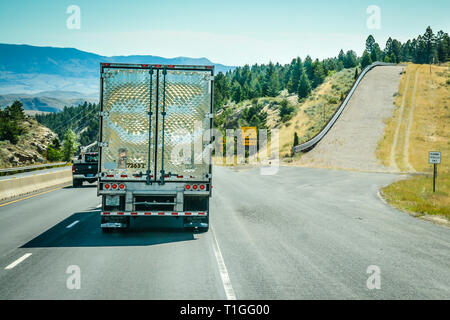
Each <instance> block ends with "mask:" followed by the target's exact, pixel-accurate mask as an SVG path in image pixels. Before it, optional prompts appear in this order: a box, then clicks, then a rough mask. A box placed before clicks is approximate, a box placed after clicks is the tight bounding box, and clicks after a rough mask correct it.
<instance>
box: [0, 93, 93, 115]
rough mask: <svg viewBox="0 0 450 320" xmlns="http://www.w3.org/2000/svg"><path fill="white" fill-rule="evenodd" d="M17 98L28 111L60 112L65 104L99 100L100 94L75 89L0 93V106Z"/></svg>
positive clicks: (71, 104)
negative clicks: (29, 92) (34, 92)
mask: <svg viewBox="0 0 450 320" xmlns="http://www.w3.org/2000/svg"><path fill="white" fill-rule="evenodd" d="M15 100H19V101H20V102H22V104H23V108H24V109H25V110H26V111H29V110H33V111H44V112H58V111H60V110H61V109H62V108H64V106H73V105H79V104H82V103H83V102H84V101H87V102H97V101H98V94H90V95H89V94H83V93H80V92H75V91H43V92H39V93H36V94H25V93H24V94H0V106H1V107H6V106H8V105H11V104H12V103H13V102H14V101H15Z"/></svg>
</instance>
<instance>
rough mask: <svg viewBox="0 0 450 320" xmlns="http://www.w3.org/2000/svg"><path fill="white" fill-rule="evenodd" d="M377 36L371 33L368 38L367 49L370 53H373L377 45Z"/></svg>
mask: <svg viewBox="0 0 450 320" xmlns="http://www.w3.org/2000/svg"><path fill="white" fill-rule="evenodd" d="M375 43H376V42H375V38H374V37H373V36H372V35H369V36H368V37H367V40H366V51H367V52H368V53H369V54H370V53H372V51H373V49H374V46H375Z"/></svg>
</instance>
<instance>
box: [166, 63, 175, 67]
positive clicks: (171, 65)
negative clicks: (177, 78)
mask: <svg viewBox="0 0 450 320" xmlns="http://www.w3.org/2000/svg"><path fill="white" fill-rule="evenodd" d="M167 67H168V68H175V66H174V65H173V64H169V65H168V66H167Z"/></svg>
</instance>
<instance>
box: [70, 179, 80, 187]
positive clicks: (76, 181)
mask: <svg viewBox="0 0 450 320" xmlns="http://www.w3.org/2000/svg"><path fill="white" fill-rule="evenodd" d="M82 185H83V180H79V179H73V183H72V186H73V187H74V188H79V187H81V186H82Z"/></svg>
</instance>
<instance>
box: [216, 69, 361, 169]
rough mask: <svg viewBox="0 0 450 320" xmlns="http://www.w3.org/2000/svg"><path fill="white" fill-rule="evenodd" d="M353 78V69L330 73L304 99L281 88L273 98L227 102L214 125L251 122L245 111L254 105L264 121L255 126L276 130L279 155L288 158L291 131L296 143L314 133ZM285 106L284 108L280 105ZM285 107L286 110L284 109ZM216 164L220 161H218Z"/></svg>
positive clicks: (290, 147) (238, 125)
mask: <svg viewBox="0 0 450 320" xmlns="http://www.w3.org/2000/svg"><path fill="white" fill-rule="evenodd" d="M354 77H355V68H350V69H344V70H341V71H339V72H333V73H331V75H329V76H328V77H326V78H325V81H324V82H323V83H322V84H321V85H320V86H318V87H317V88H316V89H314V90H313V91H312V92H311V94H310V95H309V96H308V98H306V99H302V100H300V101H299V100H298V97H297V95H295V94H288V92H287V91H286V90H283V91H282V92H281V93H280V94H279V95H278V96H276V97H264V98H254V99H252V100H245V101H241V102H240V103H230V104H228V105H227V106H225V108H224V109H221V110H220V111H219V112H218V114H217V115H216V125H217V126H218V127H219V128H221V129H223V128H238V127H240V126H247V125H251V124H248V123H247V121H246V111H248V110H250V109H252V108H255V109H258V110H259V111H258V113H259V114H260V115H261V114H262V115H264V116H263V117H264V119H265V121H264V122H263V124H261V125H258V128H267V129H279V147H280V157H282V158H283V159H284V160H285V161H288V162H289V161H291V149H292V147H293V145H294V133H297V135H298V137H299V143H302V142H305V141H307V140H309V139H310V138H312V137H313V136H315V135H316V134H317V133H318V132H319V131H320V130H321V129H322V128H323V126H324V125H325V124H326V123H327V122H328V120H329V119H330V118H331V117H332V116H333V114H334V112H335V111H336V109H337V108H338V107H339V105H340V103H341V101H342V100H343V99H344V98H345V96H346V94H347V92H348V91H349V90H350V88H351V86H352V84H353V82H354ZM283 104H284V105H287V107H285V108H284V107H283ZM283 110H288V111H283ZM216 163H217V164H220V163H221V161H220V160H217V162H216Z"/></svg>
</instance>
